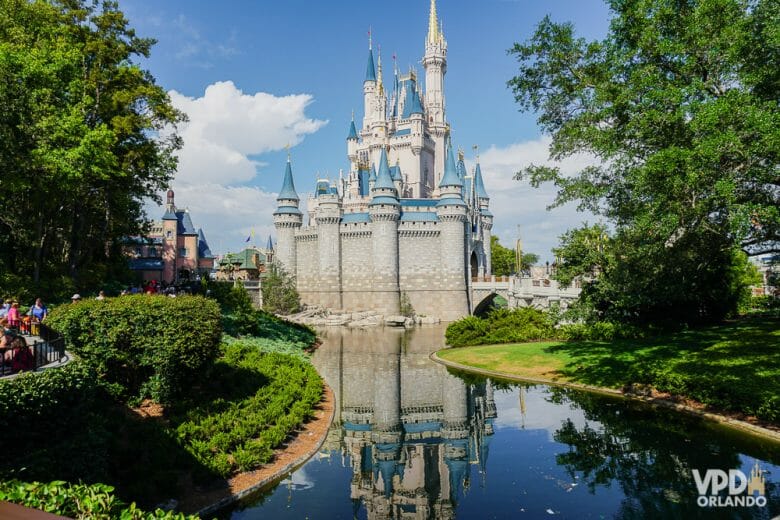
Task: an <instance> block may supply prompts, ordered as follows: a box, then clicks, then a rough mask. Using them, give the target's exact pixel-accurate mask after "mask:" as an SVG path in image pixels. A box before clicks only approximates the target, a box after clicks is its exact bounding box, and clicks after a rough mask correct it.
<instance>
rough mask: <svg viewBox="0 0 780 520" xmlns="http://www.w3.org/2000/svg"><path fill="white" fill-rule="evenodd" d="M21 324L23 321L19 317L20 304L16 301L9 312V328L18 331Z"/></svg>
mask: <svg viewBox="0 0 780 520" xmlns="http://www.w3.org/2000/svg"><path fill="white" fill-rule="evenodd" d="M21 324H22V320H21V316H20V315H19V302H17V301H15V302H13V303H12V304H11V308H10V309H9V310H8V326H9V327H10V328H12V329H18V328H19V325H21Z"/></svg>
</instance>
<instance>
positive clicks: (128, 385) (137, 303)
mask: <svg viewBox="0 0 780 520" xmlns="http://www.w3.org/2000/svg"><path fill="white" fill-rule="evenodd" d="M48 322H49V325H50V326H51V327H52V328H54V329H55V330H57V331H59V332H60V333H62V334H63V335H64V336H65V340H66V342H67V346H68V348H69V349H70V350H71V351H73V352H74V353H76V354H77V355H78V356H79V357H81V358H82V359H83V360H84V361H85V362H86V363H88V364H89V365H90V366H92V367H94V368H95V369H96V370H97V372H98V374H99V375H100V376H101V377H102V378H104V379H105V381H107V382H108V383H109V384H111V385H113V388H116V389H117V390H118V392H119V394H120V397H122V398H124V399H128V398H131V397H151V398H153V399H155V400H157V401H159V402H170V401H171V399H172V398H173V397H175V396H176V395H178V394H180V393H181V392H182V390H184V389H186V388H188V387H190V386H191V385H192V384H193V383H194V382H196V381H197V380H198V379H199V378H200V377H202V371H203V369H204V368H205V367H206V366H208V365H209V364H210V363H211V362H212V361H213V360H214V358H215V357H216V355H217V353H218V351H219V340H220V337H221V335H222V329H221V326H220V311H219V306H218V305H217V304H216V303H215V302H214V301H213V300H209V299H207V298H203V297H200V296H183V297H178V298H166V297H162V296H149V295H137V296H122V297H120V298H109V299H107V300H104V301H97V300H88V301H82V302H80V303H78V304H72V305H63V306H60V307H58V308H56V309H55V310H54V311H52V313H51V314H50V315H49V318H48Z"/></svg>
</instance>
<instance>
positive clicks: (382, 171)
mask: <svg viewBox="0 0 780 520" xmlns="http://www.w3.org/2000/svg"><path fill="white" fill-rule="evenodd" d="M374 188H375V189H378V188H387V189H392V190H394V189H395V184H393V176H392V175H391V174H390V166H389V165H388V164H387V150H385V148H384V146H383V147H382V155H381V156H380V157H379V174H378V175H377V177H376V184H375V185H374Z"/></svg>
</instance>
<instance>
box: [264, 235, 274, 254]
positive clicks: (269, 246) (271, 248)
mask: <svg viewBox="0 0 780 520" xmlns="http://www.w3.org/2000/svg"><path fill="white" fill-rule="evenodd" d="M265 248H266V249H268V250H269V251H273V250H274V242H273V240H271V235H268V244H267V245H266V246H265Z"/></svg>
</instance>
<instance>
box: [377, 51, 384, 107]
mask: <svg viewBox="0 0 780 520" xmlns="http://www.w3.org/2000/svg"><path fill="white" fill-rule="evenodd" d="M376 84H377V88H378V89H379V95H380V96H382V95H383V94H384V92H385V86H384V85H383V84H382V46H381V45H377V53H376Z"/></svg>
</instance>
